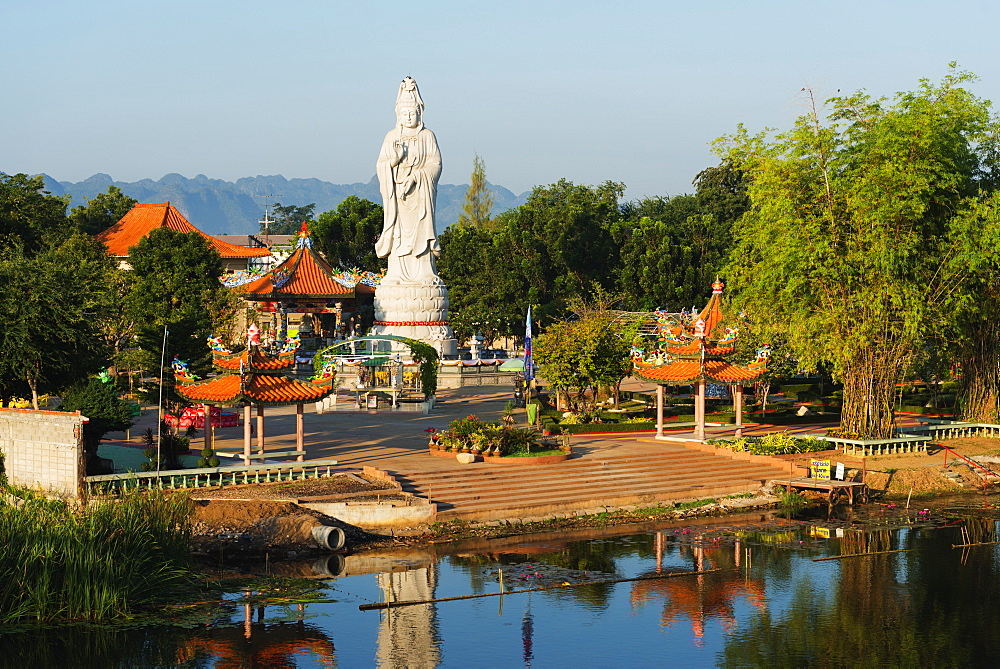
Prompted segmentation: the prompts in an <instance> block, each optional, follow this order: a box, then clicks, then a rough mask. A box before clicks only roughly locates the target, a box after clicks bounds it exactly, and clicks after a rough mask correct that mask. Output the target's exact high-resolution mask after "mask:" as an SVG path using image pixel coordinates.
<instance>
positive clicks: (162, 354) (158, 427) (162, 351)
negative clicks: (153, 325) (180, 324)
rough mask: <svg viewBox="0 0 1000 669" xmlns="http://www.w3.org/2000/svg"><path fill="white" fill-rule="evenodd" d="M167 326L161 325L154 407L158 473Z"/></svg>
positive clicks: (158, 469) (158, 471) (158, 466)
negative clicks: (156, 391) (158, 384)
mask: <svg viewBox="0 0 1000 669" xmlns="http://www.w3.org/2000/svg"><path fill="white" fill-rule="evenodd" d="M168 334H169V333H168V332H167V326H166V325H164V326H163V346H162V347H161V348H160V399H159V401H158V404H157V407H156V416H157V421H156V473H157V474H159V473H160V453H161V452H162V451H161V448H160V442H161V441H162V437H163V435H162V432H163V363H164V361H165V360H166V356H167V335H168Z"/></svg>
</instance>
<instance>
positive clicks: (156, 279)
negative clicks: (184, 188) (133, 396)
mask: <svg viewBox="0 0 1000 669" xmlns="http://www.w3.org/2000/svg"><path fill="white" fill-rule="evenodd" d="M129 263H130V264H131V265H132V269H133V270H134V272H135V283H134V285H133V286H132V291H131V293H130V295H129V306H130V309H131V312H132V313H133V314H134V315H135V318H136V320H137V321H138V322H140V323H141V324H142V325H140V326H139V327H138V333H137V334H138V338H139V344H140V347H141V348H142V350H143V351H145V353H146V358H145V360H144V364H143V367H144V371H145V372H146V375H147V376H150V377H159V375H160V356H161V351H163V346H162V340H163V329H164V327H166V328H167V329H168V330H169V336H168V339H167V348H166V351H165V352H164V358H165V362H166V364H169V363H170V361H171V360H172V358H173V356H175V355H176V356H178V357H179V358H180V359H181V360H184V361H186V362H187V363H188V364H189V367H190V369H191V370H192V371H194V372H196V373H199V374H205V373H206V372H207V371H208V369H209V365H210V358H211V356H210V352H209V349H208V346H207V345H206V343H205V341H206V339H207V338H208V337H209V336H211V335H212V334H213V329H214V326H215V322H216V318H217V317H218V315H219V314H218V308H219V304H220V303H221V304H226V303H227V299H226V296H227V295H228V294H229V291H228V289H227V288H225V287H224V286H222V284H220V283H219V276H221V275H222V260H221V259H220V258H219V254H218V253H217V252H216V251H215V250H214V249H213V248H212V247H210V246H209V245H208V242H207V241H206V240H205V238H204V237H202V236H201V235H199V234H196V233H193V232H190V233H186V232H176V231H174V230H171V229H169V228H157V229H155V230H152V231H151V232H150V233H149V234H148V235H146V236H145V237H143V238H142V240H141V241H140V242H139V243H138V244H136V245H135V246H134V247H132V248H131V249H130V251H129ZM147 395H150V396H152V395H155V391H153V392H151V391H150V389H147Z"/></svg>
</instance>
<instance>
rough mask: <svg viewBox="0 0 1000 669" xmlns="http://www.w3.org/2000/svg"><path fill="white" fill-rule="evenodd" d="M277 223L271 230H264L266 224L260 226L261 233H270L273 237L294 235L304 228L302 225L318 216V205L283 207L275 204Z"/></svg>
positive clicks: (290, 205) (289, 205) (278, 203)
mask: <svg viewBox="0 0 1000 669" xmlns="http://www.w3.org/2000/svg"><path fill="white" fill-rule="evenodd" d="M272 209H273V211H274V218H275V223H274V225H272V226H271V227H270V230H264V224H263V223H262V224H261V226H260V231H261V232H269V233H270V234H272V235H294V234H295V233H297V232H298V231H299V228H301V227H302V224H303V223H304V222H307V221H311V220H313V217H314V216H315V214H316V203H315V202H313V203H312V204H307V205H304V206H296V205H294V204H288V205H283V204H281V203H280V202H275V203H274V207H273V208H272Z"/></svg>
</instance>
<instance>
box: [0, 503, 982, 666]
mask: <svg viewBox="0 0 1000 669" xmlns="http://www.w3.org/2000/svg"><path fill="white" fill-rule="evenodd" d="M985 506H987V507H988V506H989V505H985ZM973 507H975V508H972V507H968V506H967V507H965V508H950V509H947V508H935V509H928V510H926V511H925V510H924V509H922V508H919V505H918V506H917V507H913V508H911V509H909V510H903V509H899V508H893V507H891V506H883V507H875V508H876V509H877V512H876V513H874V514H873V516H872V517H870V518H867V519H866V522H865V523H863V524H862V523H859V522H856V521H851V520H846V519H845V520H840V521H832V522H830V521H826V520H808V519H799V520H796V519H786V518H781V517H778V516H768V517H763V516H761V515H760V514H756V515H755V516H752V517H751V516H746V517H741V518H728V519H726V520H725V522H723V523H719V522H718V521H715V522H707V521H698V523H695V522H694V521H692V523H689V524H673V525H659V526H654V525H649V526H632V527H624V528H623V527H609V528H605V529H602V530H593V529H591V530H587V531H586V532H577V533H563V534H556V535H537V536H532V537H522V538H508V539H500V540H496V539H495V540H490V541H486V540H482V541H478V542H466V543H465V544H462V545H449V546H435V547H432V548H431V549H421V550H418V549H400V550H399V551H397V552H383V553H375V554H364V555H352V556H348V557H347V558H346V560H345V561H344V562H343V563H341V562H340V560H339V558H333V559H332V560H330V561H328V562H327V563H325V565H320V566H314V567H312V568H313V569H314V570H315V569H319V568H321V567H324V566H325V568H327V569H329V570H332V571H340V572H341V575H339V576H337V577H334V578H329V579H326V580H324V581H322V584H323V585H322V589H321V590H320V591H319V592H318V593H316V596H318V599H319V600H321V601H312V602H310V603H306V604H297V603H294V602H291V601H289V602H281V603H278V604H268V605H265V606H259V605H258V603H257V602H255V603H254V604H246V605H244V604H242V603H241V599H240V598H241V597H242V596H243V595H244V594H245V593H241V592H234V593H230V594H228V595H227V596H226V598H225V602H224V603H220V604H219V605H217V606H216V607H215V608H214V610H212V612H211V614H206V615H204V616H202V618H199V619H196V620H194V621H191V620H188V621H187V622H186V623H185V625H186V626H185V627H180V628H178V627H174V626H170V625H157V626H153V627H137V628H135V629H128V628H124V629H123V628H115V629H107V628H84V627H79V626H77V627H64V628H60V629H56V630H32V631H20V632H8V633H4V634H0V666H12V667H13V666H16V667H60V668H63V669H64V668H65V667H67V666H72V667H113V666H121V667H145V666H156V667H161V666H184V667H330V666H340V667H437V666H441V667H518V666H532V667H567V666H568V667H614V666H629V665H641V666H684V667H710V666H725V667H761V666H767V667H783V666H788V667H802V666H879V667H883V666H905V667H920V666H935V667H941V666H961V667H975V666H996V664H997V662H998V658H1000V578H998V576H1000V575H998V569H1000V549H998V546H1000V544H990V543H986V542H993V541H997V540H998V536H997V524H998V523H997V521H996V520H995V519H994V518H995V517H997V515H996V511H994V510H991V509H989V508H984V504H983V503H982V502H979V503H976V504H974V505H973ZM970 543H971V544H980V545H975V546H969V547H964V548H963V547H958V548H953V545H956V544H970ZM829 557H833V558H837V559H830V560H822V559H821V558H829ZM279 567H280V565H278V566H275V568H276V569H278V568H279ZM300 567H301V565H300ZM501 570H502V571H503V578H504V584H503V587H504V589H505V591H507V592H508V594H504V595H503V596H502V597H501V596H490V597H482V598H476V599H462V600H455V601H444V602H437V603H429V604H419V605H413V606H404V605H402V604H403V602H405V601H412V600H429V599H442V598H448V597H461V596H467V595H470V594H486V593H497V592H499V591H500V588H501V585H500V583H499V572H500V571H501ZM307 571H308V569H307ZM698 571H700V572H708V573H701V574H696V575H680V576H672V577H666V576H667V575H668V574H672V573H677V572H698ZM639 577H643V578H641V579H640V580H622V579H635V578H639ZM608 580H615V581H617V582H613V583H609V582H600V583H597V584H586V583H592V582H594V581H608ZM581 583H583V584H584V585H577V584H581ZM552 586H558V587H552ZM532 588H541V589H536V590H534V591H532V592H522V593H518V592H511V591H518V590H527V589H532ZM387 600H388V601H390V602H393V603H394V604H395V606H393V607H392V608H390V609H388V610H360V609H359V606H362V605H370V604H375V603H379V602H385V601H387Z"/></svg>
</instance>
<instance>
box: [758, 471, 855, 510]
mask: <svg viewBox="0 0 1000 669" xmlns="http://www.w3.org/2000/svg"><path fill="white" fill-rule="evenodd" d="M771 485H781V486H785V490H787V491H788V492H792V490H820V491H825V492H826V493H827V504H828V505H829V506H830V507H831V508H832V507H833V503H834V502H835V501H836V499H837V498H838V497H840V496H841V495H843V496H844V497H846V498H847V503H848V504H850V505H852V506H853V505H854V497H855V495H857V498H858V501H859V502H861V503H865V502H867V501H868V485H867V484H865V483H857V482H854V481H832V480H829V479H814V478H808V477H798V478H789V479H773V480H772V481H771Z"/></svg>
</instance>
